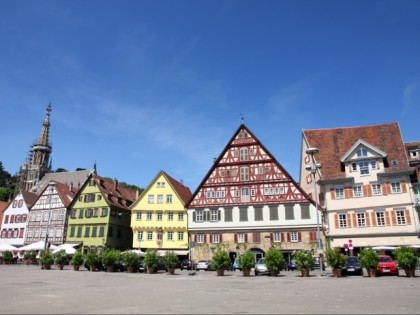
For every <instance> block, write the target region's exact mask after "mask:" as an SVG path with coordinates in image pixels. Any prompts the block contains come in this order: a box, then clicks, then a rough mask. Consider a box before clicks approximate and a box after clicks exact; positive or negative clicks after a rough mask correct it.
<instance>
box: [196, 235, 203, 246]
mask: <svg viewBox="0 0 420 315" xmlns="http://www.w3.org/2000/svg"><path fill="white" fill-rule="evenodd" d="M197 243H198V244H203V243H204V234H201V233H200V234H197Z"/></svg>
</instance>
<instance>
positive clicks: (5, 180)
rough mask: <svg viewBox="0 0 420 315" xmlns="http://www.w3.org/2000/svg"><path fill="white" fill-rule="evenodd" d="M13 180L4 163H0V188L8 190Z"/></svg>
mask: <svg viewBox="0 0 420 315" xmlns="http://www.w3.org/2000/svg"><path fill="white" fill-rule="evenodd" d="M11 179H12V176H11V175H10V173H9V172H7V171H6V170H5V169H4V167H3V163H2V162H1V161H0V187H6V188H7V187H8V185H10V182H11Z"/></svg>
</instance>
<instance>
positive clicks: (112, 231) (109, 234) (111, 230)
mask: <svg viewBox="0 0 420 315" xmlns="http://www.w3.org/2000/svg"><path fill="white" fill-rule="evenodd" d="M112 234H114V228H113V227H112V226H110V227H109V228H108V236H111V237H112Z"/></svg>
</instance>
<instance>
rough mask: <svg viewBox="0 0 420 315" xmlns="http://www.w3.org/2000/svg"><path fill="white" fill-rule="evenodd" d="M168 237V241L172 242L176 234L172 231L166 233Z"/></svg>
mask: <svg viewBox="0 0 420 315" xmlns="http://www.w3.org/2000/svg"><path fill="white" fill-rule="evenodd" d="M166 237H167V240H168V241H172V240H173V239H174V232H172V231H168V232H167V233H166Z"/></svg>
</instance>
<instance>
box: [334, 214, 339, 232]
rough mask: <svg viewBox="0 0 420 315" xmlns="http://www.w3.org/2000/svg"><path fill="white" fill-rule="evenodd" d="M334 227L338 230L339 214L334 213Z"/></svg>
mask: <svg viewBox="0 0 420 315" xmlns="http://www.w3.org/2000/svg"><path fill="white" fill-rule="evenodd" d="M334 226H335V228H336V229H338V227H339V225H338V214H337V213H334Z"/></svg>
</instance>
